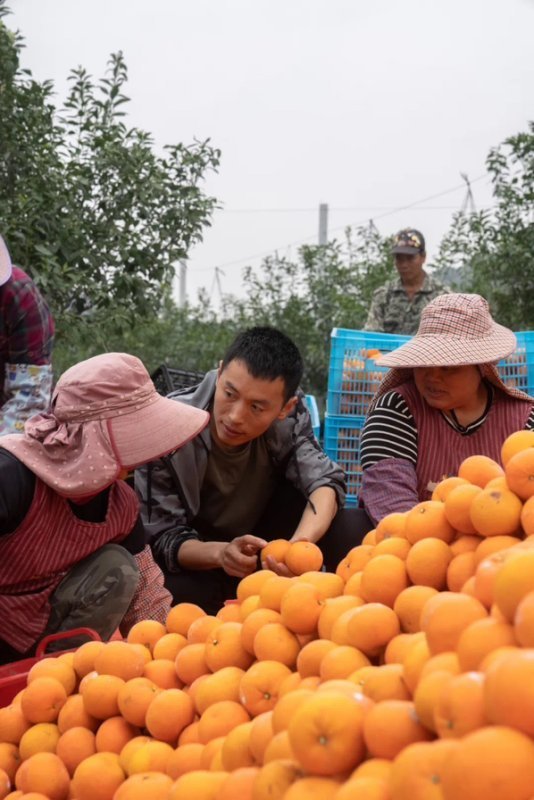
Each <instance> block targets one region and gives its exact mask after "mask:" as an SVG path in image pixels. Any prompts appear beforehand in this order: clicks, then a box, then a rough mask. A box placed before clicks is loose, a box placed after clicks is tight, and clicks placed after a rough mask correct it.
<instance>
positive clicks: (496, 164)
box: [437, 123, 534, 330]
mask: <svg viewBox="0 0 534 800" xmlns="http://www.w3.org/2000/svg"><path fill="white" fill-rule="evenodd" d="M486 164H487V168H488V172H489V173H490V176H491V180H492V183H493V195H494V200H495V206H494V208H492V209H490V210H484V211H480V212H478V213H473V214H470V215H465V214H461V213H460V214H457V215H456V217H455V219H454V222H453V225H452V227H451V230H450V231H449V232H448V234H447V235H446V236H445V237H444V239H443V241H442V244H441V248H440V255H439V259H438V262H437V263H438V266H439V268H440V270H441V271H444V270H450V269H451V268H452V269H454V270H455V272H456V274H457V275H458V277H459V281H458V283H459V286H460V287H462V288H463V289H465V290H469V291H474V292H477V293H479V294H481V295H483V296H484V297H486V298H487V299H488V301H489V302H490V303H491V306H492V311H493V313H494V316H495V317H496V318H497V319H498V320H499V322H501V323H502V324H504V325H508V326H509V327H511V328H512V329H514V330H525V329H531V328H533V327H534V291H533V288H534V123H530V124H529V127H528V130H527V131H524V132H521V133H518V134H517V135H515V136H510V137H509V138H507V139H506V140H505V141H504V142H503V144H502V145H500V146H498V147H495V148H493V149H492V150H491V151H490V153H489V155H488V158H487V161H486Z"/></svg>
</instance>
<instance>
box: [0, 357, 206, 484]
mask: <svg viewBox="0 0 534 800" xmlns="http://www.w3.org/2000/svg"><path fill="white" fill-rule="evenodd" d="M208 420H209V414H208V412H207V411H203V410H202V409H199V408H194V407H192V406H188V405H185V404H184V403H180V402H178V401H176V400H169V399H167V398H166V397H161V395H159V394H158V393H157V391H156V388H155V386H154V384H153V382H152V380H151V379H150V376H149V374H148V372H147V371H146V369H145V367H144V365H143V363H142V362H141V361H140V360H139V359H138V358H136V357H135V356H131V355H128V354H126V353H106V354H103V355H99V356H94V357H93V358H89V359H87V360H86V361H81V362H80V363H79V364H75V365H74V366H73V367H71V368H70V369H68V370H67V371H66V372H64V373H63V375H62V376H61V377H60V379H59V380H58V382H57V384H56V387H55V390H54V393H53V396H52V407H51V411H50V413H48V414H38V415H36V416H34V417H31V418H30V419H29V420H28V421H27V422H26V425H25V427H24V433H23V434H11V435H9V436H4V437H2V438H1V439H0V447H3V448H5V449H6V450H9V451H10V452H11V453H13V455H15V456H16V457H17V458H18V459H19V460H20V461H22V462H23V463H24V464H25V465H26V466H27V467H28V468H29V469H31V471H32V472H33V473H35V474H36V475H37V476H38V477H39V478H40V479H41V480H42V481H43V482H44V483H46V484H47V485H48V486H50V487H51V488H52V489H54V490H55V491H56V492H58V494H61V495H64V496H67V497H72V498H76V497H83V496H87V495H88V494H96V493H98V492H100V491H102V490H103V489H105V488H106V487H107V486H109V485H110V484H111V483H113V481H115V480H116V479H117V478H118V476H119V474H120V472H121V471H122V470H123V469H124V468H133V467H137V466H139V465H141V464H145V463H147V462H149V461H153V460H155V459H157V458H161V457H162V456H164V455H167V454H168V453H171V452H173V451H174V450H177V449H178V448H179V447H182V446H183V445H185V444H187V442H189V441H190V440H191V439H193V438H194V437H195V436H196V435H197V434H198V433H200V431H202V430H203V428H204V427H205V426H206V425H207V423H208Z"/></svg>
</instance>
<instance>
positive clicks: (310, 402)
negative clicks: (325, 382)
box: [304, 394, 321, 441]
mask: <svg viewBox="0 0 534 800" xmlns="http://www.w3.org/2000/svg"><path fill="white" fill-rule="evenodd" d="M304 400H305V401H306V407H307V409H308V411H309V412H310V418H311V424H312V428H313V433H314V434H315V438H316V439H317V441H319V436H320V435H321V419H320V417H319V408H318V407H317V400H316V399H315V395H313V394H307V395H305V396H304Z"/></svg>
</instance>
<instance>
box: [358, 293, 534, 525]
mask: <svg viewBox="0 0 534 800" xmlns="http://www.w3.org/2000/svg"><path fill="white" fill-rule="evenodd" d="M515 348H516V338H515V335H514V334H513V333H512V331H510V330H508V328H505V327H503V326H502V325H498V324H497V323H496V322H494V320H493V319H492V317H491V314H490V311H489V306H488V303H487V302H486V300H484V298H483V297H480V296H479V295H477V294H444V295H440V296H439V297H437V298H435V299H434V300H432V302H431V303H429V304H428V305H427V306H426V308H425V309H424V310H423V313H422V315H421V322H420V325H419V329H418V331H417V334H416V335H415V336H414V337H413V339H410V341H409V342H406V344H403V345H402V346H401V347H399V348H397V349H396V350H393V351H392V352H391V353H388V354H387V355H384V356H382V357H381V358H380V359H378V360H377V364H379V365H380V366H386V367H391V369H390V370H389V371H388V372H387V373H386V375H385V376H384V379H383V380H382V383H381V384H380V386H379V389H378V391H377V393H376V396H375V398H374V400H373V403H372V405H371V410H370V412H369V414H368V416H367V419H366V422H365V425H364V428H363V431H362V437H361V443H360V457H361V464H362V469H363V485H362V491H361V501H362V503H363V505H364V506H365V509H366V511H367V513H368V514H369V516H370V517H371V518H372V519H373V521H374V522H375V524H376V522H378V521H379V520H380V519H382V517H384V516H386V514H390V513H392V512H394V511H407V510H408V509H410V508H412V507H413V506H414V505H415V504H416V503H418V502H421V501H423V500H429V499H430V497H431V495H432V491H433V489H434V488H435V486H436V484H437V483H439V481H440V480H442V479H443V478H444V477H447V476H449V475H456V474H458V467H459V466H460V464H461V462H462V461H463V460H464V459H465V458H467V457H468V456H471V455H486V456H489V457H490V458H493V459H494V460H496V461H499V460H500V451H501V446H502V443H503V441H504V440H505V439H506V437H507V436H509V435H510V434H511V433H513V432H514V431H517V430H521V429H523V428H528V429H534V399H533V398H532V397H529V396H528V395H527V394H525V393H524V392H521V391H519V390H518V389H514V388H510V387H509V386H506V385H505V384H504V383H503V381H502V380H501V378H500V376H499V373H498V371H497V367H496V363H497V362H498V361H500V360H501V359H502V358H506V357H507V356H509V355H510V354H511V353H513V351H514V350H515Z"/></svg>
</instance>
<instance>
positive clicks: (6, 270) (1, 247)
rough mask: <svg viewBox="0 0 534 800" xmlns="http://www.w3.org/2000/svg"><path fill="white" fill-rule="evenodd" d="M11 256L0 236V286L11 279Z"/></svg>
mask: <svg viewBox="0 0 534 800" xmlns="http://www.w3.org/2000/svg"><path fill="white" fill-rule="evenodd" d="M12 268H13V267H12V264H11V256H10V255H9V250H8V249H7V246H6V243H5V242H4V240H3V239H2V237H1V236H0V286H2V285H3V284H4V283H6V281H8V280H9V279H10V278H11V271H12Z"/></svg>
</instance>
